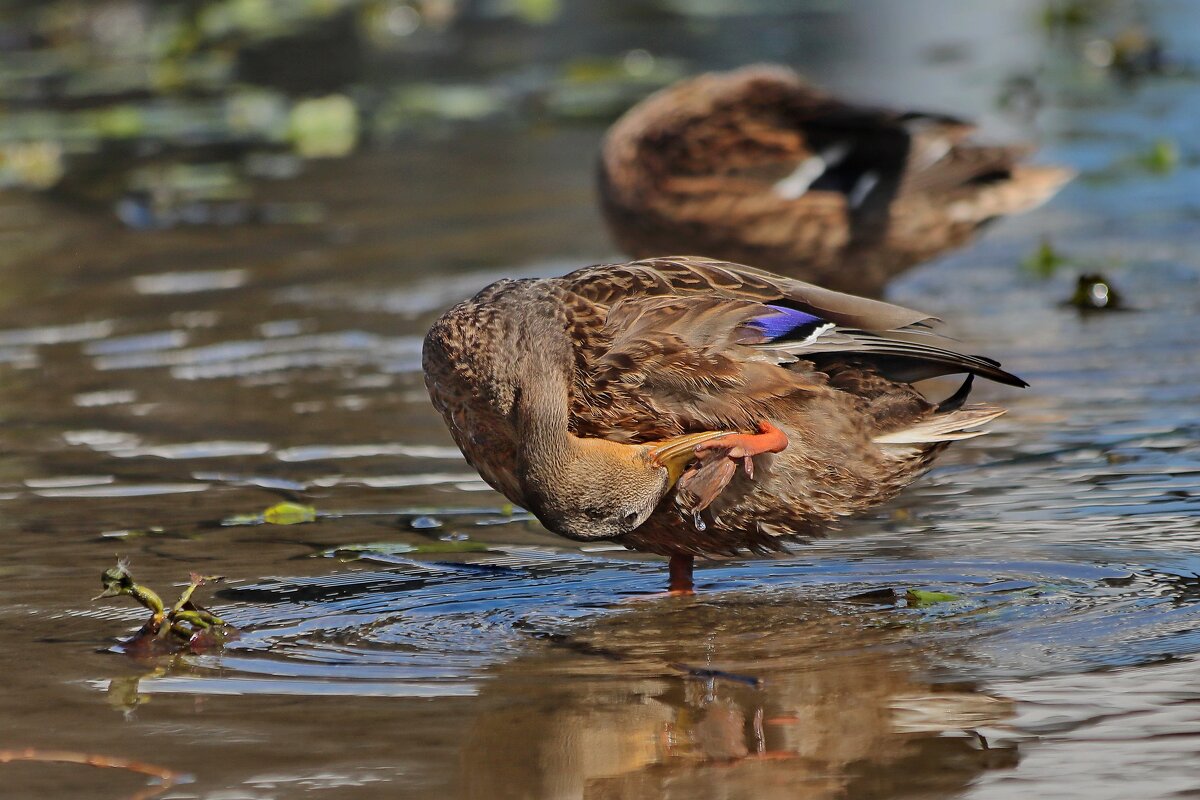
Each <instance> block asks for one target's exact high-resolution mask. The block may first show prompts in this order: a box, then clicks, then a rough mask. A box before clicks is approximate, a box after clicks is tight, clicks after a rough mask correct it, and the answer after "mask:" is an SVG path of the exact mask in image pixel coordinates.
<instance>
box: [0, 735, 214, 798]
mask: <svg viewBox="0 0 1200 800" xmlns="http://www.w3.org/2000/svg"><path fill="white" fill-rule="evenodd" d="M13 761H33V762H41V763H60V764H82V765H84V766H88V767H104V768H106V769H123V770H128V771H129V772H136V773H138V774H141V775H148V776H149V777H151V778H154V779H156V780H157V781H159V783H158V785H157V786H148V787H146V788H145V789H143V790H142V791H140V792H137V793H136V794H133V795H130V796H129V798H128V800H149V798H151V797H156V796H157V795H160V794H162V793H163V792H165V791H167V790H168V789H170V788H172V787H173V786H177V785H179V784H181V783H187V782H188V781H190V780H191V776H190V775H188V774H187V773H183V772H176V771H175V770H171V769H167V768H166V767H160V766H158V765H156V764H147V763H146V762H144V761H134V760H133V759H129V758H120V757H119V756H105V755H100V754H98V753H80V752H76V751H74V750H40V749H38V748H36V747H26V748H24V749H23V750H0V764H8V763H10V762H13Z"/></svg>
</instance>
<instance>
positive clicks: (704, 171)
mask: <svg viewBox="0 0 1200 800" xmlns="http://www.w3.org/2000/svg"><path fill="white" fill-rule="evenodd" d="M973 131H974V127H973V126H972V125H970V124H969V123H967V122H964V121H963V120H959V119H955V118H953V117H949V116H943V115H937V114H924V113H919V112H897V111H891V110H887V109H882V108H872V107H868V106H861V105H853V104H850V103H846V102H843V101H841V100H839V99H837V98H836V97H832V96H830V95H828V94H826V93H824V92H822V91H820V90H819V89H817V88H815V87H813V86H811V85H810V84H808V83H806V82H805V81H804V80H803V79H802V78H801V77H800V76H799V75H797V74H796V73H795V72H793V71H791V70H789V69H786V68H783V67H776V66H764V65H759V66H753V67H746V68H743V69H740V70H736V71H733V72H727V73H711V74H705V75H700V76H698V77H695V78H691V79H688V80H684V81H681V82H679V83H677V84H674V85H672V86H669V87H667V88H666V89H664V90H662V91H660V92H658V93H657V94H654V95H652V96H650V97H649V98H647V99H646V100H644V101H642V102H641V103H639V104H638V105H636V106H634V107H633V108H632V109H630V110H629V111H628V112H627V113H626V114H625V115H624V116H623V117H622V118H621V119H620V120H618V121H617V122H616V123H615V124H614V125H613V126H612V128H611V129H610V131H609V132H608V135H607V137H606V138H605V141H604V145H603V151H602V154H601V158H600V170H599V189H600V197H601V203H602V205H603V209H604V214H605V218H606V219H607V221H608V225H609V229H610V230H611V231H612V234H613V236H614V238H615V240H616V242H617V244H618V246H619V247H621V248H622V249H623V250H624V251H625V252H627V253H629V254H630V255H632V256H635V257H645V256H651V255H659V254H662V253H672V252H680V251H683V252H699V253H704V254H705V255H707V256H712V257H716V258H722V259H727V260H729V261H738V262H744V263H747V264H755V265H757V266H760V267H764V268H767V269H771V270H774V271H776V272H779V273H781V274H784V275H788V276H791V277H794V278H800V279H802V280H807V281H813V282H815V283H818V284H820V285H822V286H825V287H828V288H832V289H839V290H842V291H853V292H858V293H861V294H869V295H877V294H879V293H880V291H881V290H882V288H883V286H884V285H885V284H886V283H887V281H888V280H889V279H891V278H892V277H894V276H895V275H896V274H898V273H900V272H901V271H903V270H905V269H907V268H908V267H910V266H913V265H914V264H918V263H920V262H922V261H925V260H928V259H930V258H932V257H933V256H935V255H937V254H939V253H941V252H943V251H945V250H947V249H950V248H953V247H958V246H960V245H962V244H965V243H966V242H968V241H969V240H970V239H971V237H972V236H973V235H974V234H975V233H976V231H978V229H979V228H980V226H982V225H983V224H984V223H986V222H988V221H990V220H993V219H995V218H997V217H1002V216H1005V215H1007V214H1015V213H1017V212H1021V211H1027V210H1029V209H1031V208H1034V207H1036V206H1038V205H1040V204H1041V203H1043V202H1044V201H1046V200H1047V199H1049V198H1050V197H1051V196H1052V195H1053V194H1054V193H1055V192H1056V191H1057V190H1058V189H1059V187H1060V186H1062V184H1063V183H1065V182H1066V181H1067V180H1068V179H1069V178H1070V177H1071V174H1072V173H1071V172H1070V171H1069V170H1066V169H1063V168H1060V167H1051V166H1033V165H1028V164H1023V163H1021V162H1022V160H1023V159H1024V158H1025V157H1026V156H1027V155H1028V154H1029V150H1030V149H1029V148H1028V147H1025V146H1011V145H1008V146H986V145H981V144H976V143H973V142H971V141H970V136H971V134H972V132H973Z"/></svg>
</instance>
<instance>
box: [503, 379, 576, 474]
mask: <svg viewBox="0 0 1200 800" xmlns="http://www.w3.org/2000/svg"><path fill="white" fill-rule="evenodd" d="M545 361H546V360H545V359H541V358H533V359H530V363H529V364H528V367H529V368H528V369H527V371H526V373H525V375H524V380H522V382H521V384H520V393H519V394H518V396H517V398H516V407H515V408H514V409H513V410H514V412H515V416H516V428H517V436H518V442H517V447H518V448H519V452H520V454H521V459H522V461H523V462H524V472H525V473H526V477H527V480H529V481H532V482H534V484H535V485H539V486H546V485H551V484H552V483H553V482H554V481H555V480H556V479H561V476H562V475H564V474H566V473H567V472H568V468H569V467H570V465H571V464H572V462H573V461H574V460H575V458H576V456H577V453H578V450H579V441H580V440H579V439H578V438H577V437H576V436H574V435H572V434H571V432H570V431H569V430H568V429H567V425H568V422H569V419H570V407H569V406H570V402H571V395H570V389H569V384H568V379H567V376H566V375H565V374H564V372H563V370H562V367H561V366H557V368H556V366H555V365H552V364H547V363H545Z"/></svg>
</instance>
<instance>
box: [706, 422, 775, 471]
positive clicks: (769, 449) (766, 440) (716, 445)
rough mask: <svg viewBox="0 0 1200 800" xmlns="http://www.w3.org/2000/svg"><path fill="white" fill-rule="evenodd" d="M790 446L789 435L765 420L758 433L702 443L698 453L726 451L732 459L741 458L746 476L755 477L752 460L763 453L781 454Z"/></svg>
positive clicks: (736, 434) (735, 435)
mask: <svg viewBox="0 0 1200 800" xmlns="http://www.w3.org/2000/svg"><path fill="white" fill-rule="evenodd" d="M787 446H788V438H787V434H786V433H784V432H783V431H781V430H779V428H776V427H775V426H774V425H772V424H771V423H769V422H767V421H766V420H765V419H764V420H761V421H760V422H759V423H758V433H731V434H728V435H726V436H722V437H720V438H718V439H712V440H710V441H707V442H701V443H700V444H698V445H696V452H697V453H701V452H703V451H705V450H724V451H726V453H725V454H726V455H727V456H729V457H730V458H740V459H742V463H743V464H744V465H745V467H746V474H747V475H750V476H751V477H753V475H754V462H753V461H751V460H750V459H751V458H753V457H754V456H757V455H761V454H763V453H779V452H782V451H783V450H784V449H785V448H786V447H787Z"/></svg>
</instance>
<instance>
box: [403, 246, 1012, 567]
mask: <svg viewBox="0 0 1200 800" xmlns="http://www.w3.org/2000/svg"><path fill="white" fill-rule="evenodd" d="M935 322H936V321H935V320H932V319H931V318H930V317H929V316H928V315H926V314H923V313H921V312H917V311H912V310H909V309H905V308H901V307H899V306H894V305H889V304H886V303H882V302H879V301H874V300H867V299H864V298H858V297H853V296H850V295H844V294H840V293H837V292H832V291H828V290H826V289H821V288H819V287H816V286H812V285H810V284H806V283H802V282H800V281H796V280H792V279H789V278H784V277H781V276H777V275H772V274H770V273H767V272H763V271H760V270H757V269H753V268H750V267H744V266H740V265H736V264H729V263H724V262H719V261H713V260H709V259H702V258H692V257H678V258H658V259H651V260H646V261H635V262H632V263H629V264H612V265H602V266H595V267H587V268H584V269H581V270H578V271H576V272H573V273H571V274H569V275H566V276H564V277H562V278H553V279H541V280H502V281H499V282H497V283H495V284H492V285H491V286H489V287H488V288H486V289H484V290H483V291H482V292H480V293H479V294H478V295H476V296H475V297H473V298H471V299H470V300H467V301H464V302H462V303H460V304H458V305H457V306H455V307H453V308H451V309H450V310H449V311H447V312H446V313H445V314H444V315H443V316H442V317H441V319H439V320H438V321H437V322H436V323H435V324H434V326H433V327H432V328H431V330H430V331H429V334H428V335H427V336H426V339H425V347H424V367H425V376H426V384H427V386H428V387H429V392H430V396H431V397H432V399H433V403H434V405H435V406H436V407H437V409H438V410H439V411H440V412H441V414H442V416H443V417H444V418H445V420H446V424H447V425H448V426H449V428H450V431H451V433H452V434H453V436H454V440H455V441H456V442H457V444H458V446H459V447H460V448H461V450H462V451H463V454H464V455H465V456H466V458H467V460H468V461H469V462H470V463H471V464H472V465H473V466H474V467H475V468H476V469H478V470H479V472H480V474H481V475H482V476H483V478H484V479H485V480H486V481H487V482H488V483H489V484H491V485H492V486H493V487H495V488H496V489H497V490H498V491H500V492H502V493H503V494H504V495H505V496H506V497H508V498H509V499H510V500H512V501H513V502H514V503H517V504H519V505H521V506H523V507H525V508H528V509H530V510H531V511H533V512H534V514H536V515H537V517H538V518H539V519H540V520H541V522H542V523H543V524H544V525H545V526H546V527H547V528H549V529H550V530H551V531H554V532H556V533H559V534H562V535H564V536H568V537H571V538H575V539H582V540H589V539H614V540H616V541H618V542H620V543H621V544H624V545H626V546H627V547H630V548H633V549H636V550H643V551H649V552H654V553H660V554H664V555H671V556H690V555H734V554H736V553H739V552H744V551H752V552H765V551H770V550H777V549H779V548H780V546H781V543H782V542H783V541H784V540H785V539H786V538H787V537H789V536H792V535H804V534H813V533H816V532H818V531H819V530H820V529H821V528H822V527H823V526H825V525H826V524H828V523H830V522H832V521H834V520H836V519H838V518H840V517H843V516H845V515H847V514H852V513H854V512H856V511H860V510H862V509H865V508H868V507H870V506H872V505H875V504H877V503H879V502H882V501H884V500H886V499H888V498H890V497H892V496H893V495H895V494H896V493H897V492H898V491H899V490H900V489H901V488H902V487H904V486H905V485H906V484H908V483H909V482H910V481H912V480H913V479H914V478H915V477H917V476H918V475H919V474H920V473H921V472H923V471H924V470H925V469H926V468H927V467H928V465H929V463H930V461H931V460H932V459H933V457H934V456H935V455H936V454H937V453H938V452H939V451H940V450H941V449H942V448H944V447H945V446H946V443H947V442H949V441H953V440H956V439H960V438H967V437H969V436H973V435H976V434H977V433H979V431H978V430H976V428H977V427H978V426H979V425H982V424H983V423H984V422H987V421H988V420H990V419H992V418H994V417H995V416H997V415H999V414H1000V413H1002V412H1001V411H1000V409H997V408H994V407H990V406H975V407H967V406H963V401H964V400H965V399H966V395H967V392H968V391H969V388H970V377H971V376H974V375H980V376H983V377H987V378H990V379H993V380H997V381H1001V382H1003V383H1008V384H1011V385H1016V386H1023V385H1024V382H1023V381H1021V380H1020V379H1019V378H1016V377H1015V376H1013V375H1010V374H1009V373H1007V372H1004V371H1003V370H1001V369H1000V368H999V365H998V364H997V363H996V362H994V361H991V360H990V359H985V358H982V357H978V356H970V355H965V354H961V353H958V352H956V351H954V350H953V348H952V347H949V344H950V343H949V340H947V339H945V338H943V337H940V336H937V335H936V334H934V333H933V332H932V329H931V326H932V325H933V324H934V323H935ZM951 373H968V374H969V377H968V381H967V382H966V383H964V385H963V388H962V389H961V390H960V391H959V392H957V393H956V394H955V395H954V396H953V397H951V398H950V399H948V400H946V401H943V402H942V403H941V404H939V405H935V404H934V403H931V402H929V401H928V400H926V399H925V398H924V397H922V396H921V395H920V394H919V393H918V392H917V391H916V390H915V389H914V388H913V387H912V386H911V385H910V384H909V381H911V380H916V379H920V378H926V377H931V376H936V375H943V374H951ZM776 427H777V430H776ZM731 434H741V435H740V436H734V435H731ZM735 442H736V445H735ZM747 448H749V449H747ZM780 448H782V449H781V451H780V452H777V453H773V452H767V451H768V450H777V449H780ZM747 454H749V455H747Z"/></svg>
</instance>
